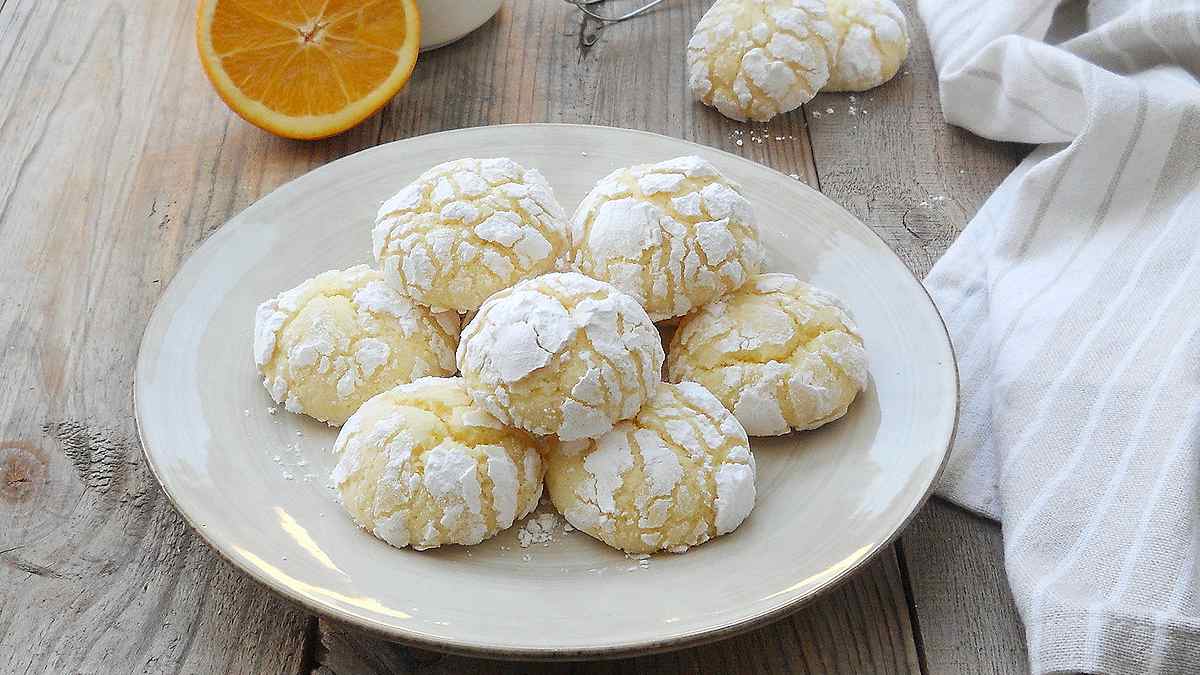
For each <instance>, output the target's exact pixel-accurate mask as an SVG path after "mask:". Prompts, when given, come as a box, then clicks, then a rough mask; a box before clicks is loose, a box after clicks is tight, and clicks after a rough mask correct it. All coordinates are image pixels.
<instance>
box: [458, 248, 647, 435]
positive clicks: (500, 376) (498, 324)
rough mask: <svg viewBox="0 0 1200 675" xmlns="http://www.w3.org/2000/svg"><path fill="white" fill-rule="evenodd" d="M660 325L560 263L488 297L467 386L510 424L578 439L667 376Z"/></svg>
mask: <svg viewBox="0 0 1200 675" xmlns="http://www.w3.org/2000/svg"><path fill="white" fill-rule="evenodd" d="M662 363H663V349H662V344H660V342H659V337H658V331H657V330H655V328H654V324H653V323H651V322H650V317H648V316H646V311H645V310H644V309H642V307H641V305H639V304H638V303H637V301H636V300H634V299H633V298H632V297H630V296H628V295H626V294H625V293H622V292H621V291H619V290H617V289H616V288H613V287H612V286H611V285H609V284H606V283H603V282H600V281H596V280H595V279H589V278H588V277H585V276H583V275H582V274H576V273H573V272H569V273H553V274H546V275H543V276H540V277H535V278H533V279H529V280H527V281H523V282H521V283H519V284H517V285H516V286H514V287H513V288H510V289H507V290H503V291H500V292H499V293H497V294H496V295H494V296H492V297H491V298H488V300H487V302H485V303H483V307H481V308H480V309H479V314H477V315H476V316H475V318H474V319H472V320H471V323H470V324H468V325H467V327H466V328H465V329H464V331H463V335H462V340H461V341H460V342H459V346H458V367H459V369H460V370H461V371H462V376H463V379H464V380H465V381H466V385H467V390H468V391H470V393H471V396H472V397H473V398H474V399H475V401H476V402H478V403H479V404H480V405H481V406H482V407H483V408H484V409H485V410H487V411H488V412H490V413H492V414H493V415H495V416H496V417H497V418H499V419H500V420H501V421H502V422H504V423H505V424H510V425H513V426H517V427H520V428H522V429H525V430H527V431H530V432H533V433H535V434H541V435H550V434H554V435H557V436H558V437H559V438H560V439H562V440H566V441H570V440H575V439H579V438H591V437H594V436H599V435H600V434H603V433H604V432H606V431H608V430H609V429H611V428H612V426H613V424H614V423H615V422H617V421H618V420H623V419H628V418H630V417H633V415H634V414H636V413H637V411H638V408H640V407H641V406H642V402H643V401H645V400H646V398H647V397H648V396H649V395H650V394H651V393H652V392H653V391H654V385H655V384H656V383H657V382H658V381H659V379H660V373H661V370H662Z"/></svg>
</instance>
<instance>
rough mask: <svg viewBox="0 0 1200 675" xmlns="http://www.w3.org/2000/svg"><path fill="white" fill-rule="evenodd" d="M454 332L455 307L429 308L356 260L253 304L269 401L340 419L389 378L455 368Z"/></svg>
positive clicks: (392, 381) (332, 421)
mask: <svg viewBox="0 0 1200 675" xmlns="http://www.w3.org/2000/svg"><path fill="white" fill-rule="evenodd" d="M458 332H459V327H458V315H456V314H454V313H453V312H432V311H430V310H429V308H428V307H423V306H421V305H418V304H416V303H414V302H413V301H411V300H409V299H408V298H406V297H404V296H403V295H400V294H399V293H397V292H396V291H395V290H394V289H392V288H391V287H390V286H388V285H387V283H385V282H384V280H383V275H382V274H380V273H379V272H377V271H375V270H372V269H371V268H369V267H367V266H366V265H357V266H355V267H351V268H349V269H345V270H334V271H330V272H325V273H322V274H319V275H317V276H315V277H313V278H312V279H309V280H308V281H305V282H304V283H302V284H300V285H299V286H297V287H295V288H293V289H291V290H289V291H286V292H284V293H281V294H279V296H278V297H276V298H274V299H272V300H268V301H266V302H264V303H262V304H261V305H259V306H258V311H257V312H256V314H255V317H254V361H255V363H256V364H257V365H258V370H259V372H260V373H261V374H262V376H263V384H264V385H265V386H266V388H267V391H268V392H270V394H271V398H272V399H274V400H275V402H276V403H282V404H284V405H285V407H286V408H287V409H288V410H290V411H291V412H294V413H304V414H305V415H309V416H310V417H314V418H316V419H318V420H320V421H322V422H328V423H329V425H330V426H339V425H341V424H342V423H343V422H345V421H346V419H347V418H349V417H350V415H351V414H352V413H353V412H354V411H355V410H357V409H358V407H359V406H360V405H362V404H363V402H364V401H366V400H367V399H369V398H371V397H372V396H374V395H375V394H378V393H379V392H381V391H383V390H385V389H388V388H390V387H393V386H395V385H396V384H399V383H402V382H411V381H412V380H414V379H416V378H419V377H425V376H427V375H452V374H454V370H455V365H454V350H455V348H456V347H457V346H458Z"/></svg>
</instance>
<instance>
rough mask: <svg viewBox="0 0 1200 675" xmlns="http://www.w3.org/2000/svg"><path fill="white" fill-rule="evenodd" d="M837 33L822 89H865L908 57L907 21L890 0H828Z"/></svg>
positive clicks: (893, 71) (886, 77)
mask: <svg viewBox="0 0 1200 675" xmlns="http://www.w3.org/2000/svg"><path fill="white" fill-rule="evenodd" d="M828 8H829V20H830V21H831V22H832V23H833V28H834V31H835V34H836V36H837V38H836V42H834V45H835V48H834V53H835V54H836V57H835V59H834V68H833V72H832V73H830V75H829V82H827V83H826V84H825V87H824V91H866V90H867V89H871V88H874V87H878V86H879V85H881V84H883V83H884V82H887V81H888V80H890V79H892V77H893V76H895V74H896V72H897V71H898V70H900V64H902V63H904V59H905V57H907V56H908V22H907V21H906V20H905V19H904V12H901V11H900V8H899V7H897V6H896V4H895V3H894V2H892V0H828Z"/></svg>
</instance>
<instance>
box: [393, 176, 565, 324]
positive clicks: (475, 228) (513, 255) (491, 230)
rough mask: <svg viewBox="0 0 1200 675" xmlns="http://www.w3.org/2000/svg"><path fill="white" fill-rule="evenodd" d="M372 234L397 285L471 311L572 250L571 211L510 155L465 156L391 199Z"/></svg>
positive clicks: (439, 304) (420, 297)
mask: <svg viewBox="0 0 1200 675" xmlns="http://www.w3.org/2000/svg"><path fill="white" fill-rule="evenodd" d="M371 239H372V244H373V249H374V253H375V259H376V260H377V261H379V266H380V268H381V269H382V270H383V273H384V276H385V277H386V279H387V281H388V283H390V284H392V286H393V287H395V288H396V289H398V290H400V291H401V292H402V293H404V294H405V295H408V296H410V297H412V298H413V299H415V300H416V301H417V302H420V303H422V304H425V305H429V306H430V307H435V308H449V309H453V310H455V311H459V312H467V311H470V310H472V309H478V308H479V305H481V304H482V303H483V301H484V300H485V299H487V297H488V296H489V295H491V294H492V293H495V292H496V291H498V290H500V289H502V288H508V287H509V286H512V285H513V284H515V283H516V282H518V281H520V280H521V279H525V278H528V277H532V276H536V275H538V274H542V273H544V272H549V271H551V270H553V269H555V268H556V266H557V264H558V262H559V260H560V258H561V257H562V256H563V254H564V253H565V251H566V247H567V224H566V214H565V212H564V211H563V209H562V207H561V206H560V205H559V203H558V200H556V199H555V198H554V193H553V191H551V189H550V185H549V183H547V182H546V179H545V178H544V177H542V174H540V173H538V172H537V171H535V170H533V169H526V168H524V167H522V166H521V165H520V164H517V163H516V162H514V161H512V160H511V159H504V158H498V159H460V160H457V161H453V162H446V163H445V164H439V165H437V166H435V167H433V168H432V169H430V170H429V171H426V172H425V173H424V174H422V175H421V176H420V177H419V178H417V180H416V181H414V182H413V183H412V184H410V185H409V186H407V187H405V188H404V189H403V190H401V191H400V192H399V193H397V194H396V196H394V197H392V198H391V199H389V200H387V201H386V202H384V204H383V206H381V207H380V209H379V215H378V217H377V219H376V224H375V229H374V230H373V231H372V235H371Z"/></svg>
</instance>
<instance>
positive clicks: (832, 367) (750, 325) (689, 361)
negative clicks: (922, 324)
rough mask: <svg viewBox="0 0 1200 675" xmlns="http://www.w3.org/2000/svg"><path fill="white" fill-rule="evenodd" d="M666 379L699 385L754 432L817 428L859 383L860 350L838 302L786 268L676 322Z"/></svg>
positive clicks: (862, 382) (842, 408)
mask: <svg viewBox="0 0 1200 675" xmlns="http://www.w3.org/2000/svg"><path fill="white" fill-rule="evenodd" d="M667 379H668V380H669V381H671V382H680V381H684V380H687V381H694V382H699V383H700V384H702V385H704V386H705V387H707V388H708V389H709V391H711V392H712V393H713V394H715V395H716V397H717V398H718V399H720V400H721V402H722V403H723V404H724V405H725V407H726V408H728V409H729V410H731V411H732V412H733V414H734V415H735V416H736V417H737V419H738V421H739V422H741V424H742V426H743V427H744V428H745V429H746V433H748V434H750V435H751V436H777V435H780V434H786V433H788V432H789V431H790V430H792V429H815V428H817V427H819V426H821V425H823V424H826V423H828V422H832V421H833V420H836V419H838V418H839V417H841V416H842V415H844V414H846V410H847V408H848V407H849V406H850V404H851V403H852V402H853V401H854V399H855V397H856V396H857V395H858V393H859V392H860V391H862V390H863V389H865V388H866V386H867V379H868V371H867V354H866V351H865V349H864V348H863V342H862V338H861V337H859V335H858V329H857V327H856V326H855V325H854V322H853V320H851V318H850V316H849V314H847V312H846V310H845V309H844V308H843V307H842V305H841V303H840V302H839V301H838V300H837V299H836V298H835V297H833V296H832V295H830V294H829V293H827V292H825V291H822V290H820V289H818V288H816V287H814V286H811V285H809V284H806V283H804V282H802V281H800V280H799V279H797V278H796V277H793V276H791V275H790V274H760V275H759V276H757V277H755V278H754V279H751V280H750V282H749V283H747V284H746V285H745V286H744V287H742V288H741V289H740V290H738V291H736V292H734V293H731V294H729V295H727V296H725V297H723V298H721V299H720V300H718V301H717V302H715V303H712V304H711V305H706V306H705V307H703V308H701V309H700V310H699V311H697V312H695V313H693V314H690V315H688V316H687V317H685V318H684V319H683V321H682V322H680V324H679V327H678V328H677V329H676V331H675V335H674V337H673V338H672V340H671V346H670V349H669V350H668V356H667Z"/></svg>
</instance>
